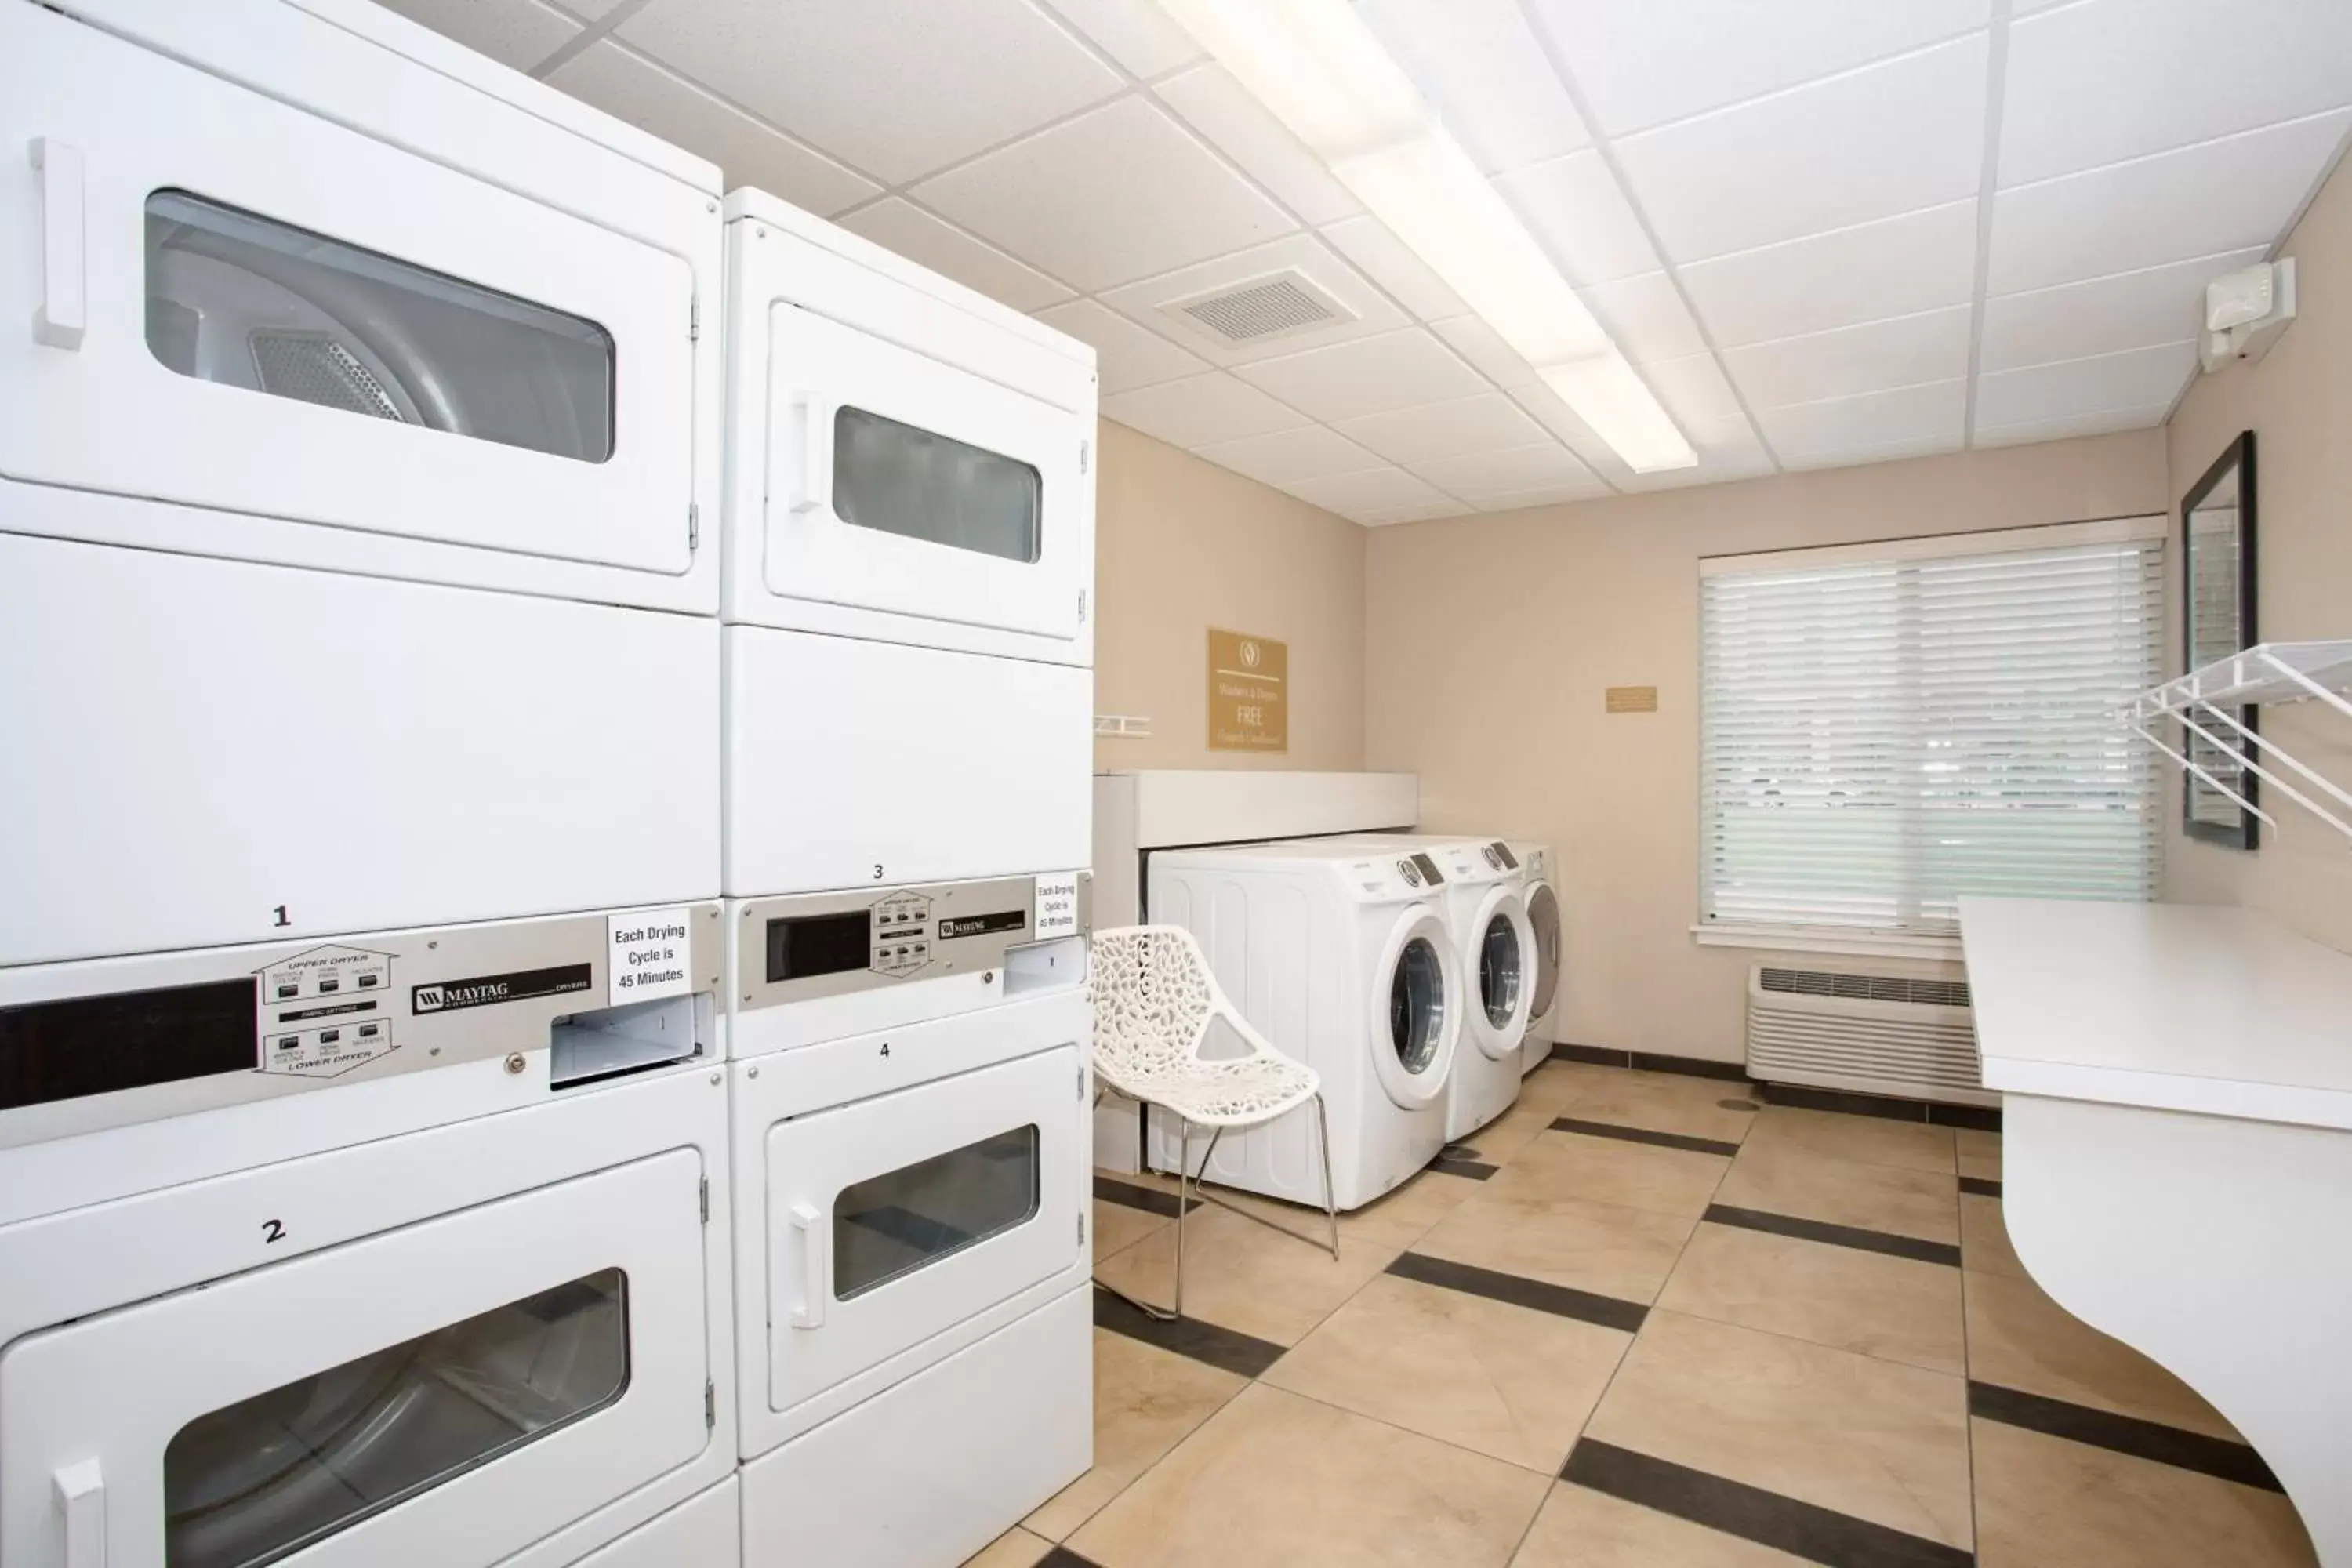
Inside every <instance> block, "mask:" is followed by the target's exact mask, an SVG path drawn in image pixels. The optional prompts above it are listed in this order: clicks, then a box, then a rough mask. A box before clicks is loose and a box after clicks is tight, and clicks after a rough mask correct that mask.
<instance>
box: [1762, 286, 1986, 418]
mask: <svg viewBox="0 0 2352 1568" xmlns="http://www.w3.org/2000/svg"><path fill="white" fill-rule="evenodd" d="M1974 314H1975V312H1973V311H1972V310H1969V307H1968V306H1966V305H1954V306H1950V307H1948V309H1945V310H1927V311H1922V312H1921V313H1920V314H1918V315H1916V316H1897V317H1895V318H1894V319H1893V320H1892V321H1870V322H1866V323H1864V325H1862V326H1859V327H1841V328H1839V329H1838V330H1837V331H1829V332H1813V333H1810V334H1808V335H1807V336H1804V337H1801V338H1779V339H1775V340H1773V341H1772V342H1762V343H1751V344H1748V346H1747V347H1744V348H1737V349H1730V350H1727V351H1726V352H1725V353H1724V356H1723V358H1724V363H1726V364H1727V365H1728V366H1729V367H1730V370H1731V378H1732V379H1733V380H1734V381H1736V382H1738V384H1739V390H1740V391H1741V392H1743V393H1745V394H1746V395H1747V396H1748V403H1749V404H1750V405H1753V406H1755V407H1759V408H1774V407H1779V406H1780V405H1784V404H1790V403H1818V402H1821V401H1822V399H1824V398H1831V397H1850V396H1852V395H1854V394H1855V393H1858V392H1885V391H1886V390H1888V389H1889V388H1892V387H1897V386H1916V385H1918V384H1921V383H1923V382H1929V381H1950V380H1953V379H1954V378H1956V377H1959V376H1965V375H1966V374H1968V373H1969V323H1970V321H1971V320H1972V319H1973V317H1974Z"/></svg>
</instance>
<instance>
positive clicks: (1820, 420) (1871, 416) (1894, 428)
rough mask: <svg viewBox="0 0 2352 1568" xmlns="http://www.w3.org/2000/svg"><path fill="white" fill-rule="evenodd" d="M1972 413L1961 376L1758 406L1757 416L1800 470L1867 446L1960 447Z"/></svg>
mask: <svg viewBox="0 0 2352 1568" xmlns="http://www.w3.org/2000/svg"><path fill="white" fill-rule="evenodd" d="M1967 414H1968V383H1967V382H1966V381H1965V380H1961V381H1939V382H1933V383H1930V384H1927V385H1926V386H1906V387H1898V388H1896V389H1895V391H1892V392H1866V393H1864V394H1862V395H1859V396H1856V397H1832V398H1827V399H1824V400H1823V401H1822V402H1819V403H1796V404H1790V405H1788V406H1787V407H1785V408H1759V409H1758V410H1757V411H1756V418H1757V421H1758V423H1759V424H1761V425H1762V426H1764V435H1765V437H1766V438H1767V439H1768V440H1769V441H1770V442H1771V443H1772V449H1773V450H1774V451H1775V452H1777V453H1779V454H1780V461H1781V463H1782V464H1783V465H1784V466H1786V467H1789V468H1796V467H1799V466H1800V465H1801V464H1802V463H1803V462H1805V461H1807V460H1808V459H1813V458H1820V457H1822V455H1824V454H1828V453H1833V452H1852V451H1858V450H1861V449H1864V448H1867V447H1885V446H1892V445H1910V444H1913V443H1919V444H1926V445H1933V444H1935V443H1938V442H1940V443H1944V444H1945V445H1947V446H1950V447H1958V446H1959V445H1960V443H1961V440H1962V438H1963V437H1964V434H1965V432H1964V431H1963V429H1962V426H1963V422H1964V421H1965V420H1966V418H1967Z"/></svg>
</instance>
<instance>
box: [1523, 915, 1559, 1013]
mask: <svg viewBox="0 0 2352 1568" xmlns="http://www.w3.org/2000/svg"><path fill="white" fill-rule="evenodd" d="M1527 905H1528V931H1530V932H1532V933H1533V934H1534V937H1535V952H1536V990H1535V997H1534V999H1533V1000H1532V1001H1530V1002H1529V1003H1528V1017H1529V1018H1530V1019H1535V1018H1540V1017H1542V1016H1544V1015H1545V1014H1547V1013H1549V1012H1550V1011H1551V1005H1552V999H1553V997H1554V996H1556V995H1557V994H1559V896H1558V895H1557V894H1555V893H1554V892H1553V891H1552V890H1551V884H1550V883H1549V882H1538V883H1536V884H1535V885H1534V886H1532V887H1530V888H1529V889H1528V890H1527Z"/></svg>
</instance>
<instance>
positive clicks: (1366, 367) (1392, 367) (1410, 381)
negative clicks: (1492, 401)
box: [1235, 328, 1486, 420]
mask: <svg viewBox="0 0 2352 1568" xmlns="http://www.w3.org/2000/svg"><path fill="white" fill-rule="evenodd" d="M1235 374H1238V375H1241V376H1243V377H1244V378H1245V379H1247V380H1248V381H1249V382H1250V383H1252V384H1254V385H1256V386H1258V387H1261V388H1263V389H1264V390H1265V391H1267V392H1270V393H1272V394H1274V395H1276V397H1279V398H1281V399H1282V400H1283V401H1284V402H1285V403H1287V404H1289V405H1291V406H1293V407H1294V408H1297V409H1298V410H1299V411H1300V412H1302V413H1305V414H1307V415H1309V416H1313V417H1315V418H1317V419H1324V420H1339V419H1348V418H1352V417H1354V416H1356V415H1359V414H1378V413H1380V412H1381V411H1382V410H1384V409H1390V408H1410V407H1412V406H1413V405H1415V404H1422V403H1430V402H1443V401H1444V400H1446V399H1449V398H1454V397H1467V396H1470V395H1473V394H1475V393H1479V392H1484V391H1485V390H1486V385H1485V384H1484V383H1482V382H1481V381H1480V380H1479V379H1478V373H1477V372H1475V371H1474V370H1472V369H1471V368H1470V367H1469V366H1468V365H1466V364H1465V363H1462V361H1461V359H1460V358H1459V357H1457V356H1456V355H1455V354H1454V352H1453V351H1452V350H1451V349H1448V348H1447V347H1446V346H1445V345H1444V343H1442V342H1438V341H1437V340H1436V339H1435V338H1433V337H1432V336H1430V335H1429V333H1428V332H1426V331H1422V330H1421V329H1419V328H1412V329H1410V330H1407V331H1401V332H1386V333H1383V334H1381V336H1379V337H1376V338H1358V339H1357V340H1355V341H1354V342H1345V343H1335V344H1334V345H1332V346H1331V347H1329V348H1326V349H1309V350H1308V351H1307V353H1299V354H1286V355H1285V356H1283V357H1282V358H1280V359H1267V360H1259V361H1258V362H1256V363H1254V364H1246V365H1243V366H1241V367H1240V368H1239V370H1237V371H1236V372H1235Z"/></svg>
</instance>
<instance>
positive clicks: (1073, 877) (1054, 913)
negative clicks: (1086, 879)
mask: <svg viewBox="0 0 2352 1568" xmlns="http://www.w3.org/2000/svg"><path fill="white" fill-rule="evenodd" d="M1077 934H1078V874H1077V873H1076V871H1065V872H1063V873H1062V874H1061V875H1059V876H1057V877H1040V878H1038V879H1037V940H1038V941H1040V942H1043V941H1045V939H1046V938H1047V937H1055V936H1076V935H1077Z"/></svg>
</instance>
